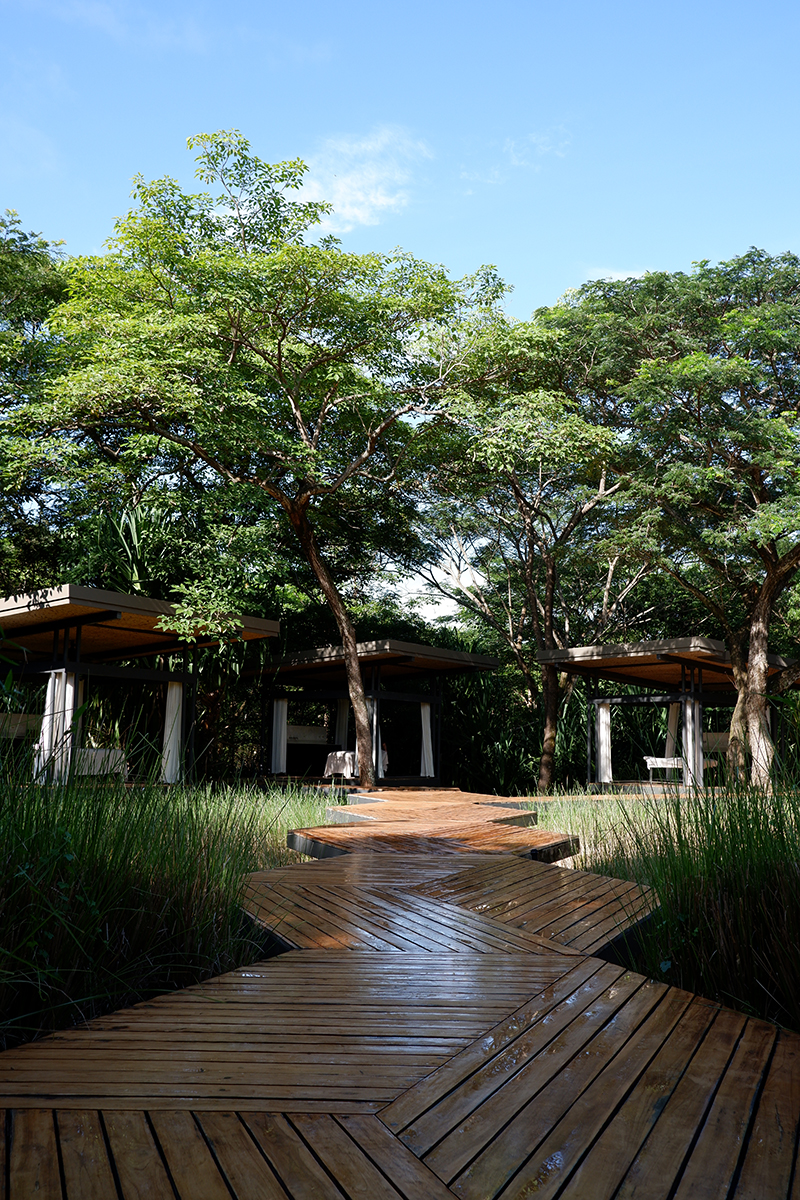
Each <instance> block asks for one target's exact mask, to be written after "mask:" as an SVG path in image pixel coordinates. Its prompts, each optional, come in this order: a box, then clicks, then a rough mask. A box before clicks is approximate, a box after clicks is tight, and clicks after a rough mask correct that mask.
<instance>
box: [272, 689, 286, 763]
mask: <svg viewBox="0 0 800 1200" xmlns="http://www.w3.org/2000/svg"><path fill="white" fill-rule="evenodd" d="M288 736H289V701H288V700H273V701H272V774H273V775H285V774H286V743H287V739H288Z"/></svg>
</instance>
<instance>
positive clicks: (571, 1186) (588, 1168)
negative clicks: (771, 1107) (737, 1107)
mask: <svg viewBox="0 0 800 1200" xmlns="http://www.w3.org/2000/svg"><path fill="white" fill-rule="evenodd" d="M716 1013H717V1007H716V1005H712V1004H710V1003H709V1001H707V1000H698V999H695V1000H694V1001H693V1002H692V1003H691V1004H690V1005H689V1008H688V1009H687V1011H686V1013H685V1015H684V1016H683V1017H682V1018H681V1020H680V1021H679V1023H678V1024H677V1026H676V1028H675V1029H674V1030H673V1032H672V1033H671V1035H670V1036H669V1038H668V1039H667V1041H666V1042H665V1044H664V1046H663V1047H662V1049H661V1050H660V1051H659V1053H658V1054H657V1055H656V1056H655V1058H654V1059H653V1061H652V1062H651V1064H650V1066H649V1067H648V1068H647V1070H646V1071H645V1072H644V1074H643V1075H642V1076H641V1078H640V1079H639V1081H638V1082H637V1083H636V1085H635V1087H634V1089H633V1091H632V1092H631V1094H630V1096H629V1097H628V1098H627V1099H626V1101H625V1103H624V1104H623V1105H622V1107H621V1108H620V1109H619V1111H618V1112H616V1113H615V1114H614V1115H613V1118H612V1120H611V1121H610V1123H609V1125H608V1126H607V1128H606V1129H605V1130H604V1132H603V1133H602V1134H601V1135H600V1137H599V1138H598V1139H597V1140H596V1141H595V1143H594V1145H593V1146H592V1148H591V1150H590V1151H589V1153H588V1154H587V1155H586V1157H585V1158H584V1159H583V1161H582V1162H581V1164H580V1166H579V1168H578V1170H577V1171H576V1172H575V1174H574V1175H573V1176H572V1177H571V1179H570V1180H569V1182H568V1183H567V1185H566V1187H565V1188H564V1190H563V1192H562V1193H561V1195H562V1196H563V1197H564V1200H567V1198H568V1197H569V1200H579V1198H580V1197H582V1196H586V1195H588V1194H591V1196H592V1200H611V1197H613V1196H614V1195H615V1193H616V1190H617V1188H618V1187H619V1185H620V1182H621V1181H622V1179H623V1177H624V1175H625V1172H626V1171H627V1170H628V1168H629V1167H630V1165H631V1163H632V1162H633V1160H634V1158H635V1157H636V1154H637V1152H638V1150H639V1148H640V1147H641V1146H642V1144H643V1142H644V1141H645V1139H646V1138H647V1136H648V1134H649V1133H650V1131H651V1129H652V1128H653V1126H654V1125H655V1123H656V1121H657V1120H658V1119H659V1117H660V1116H661V1114H662V1112H663V1111H664V1106H665V1105H666V1103H667V1101H668V1100H669V1097H670V1096H671V1095H672V1093H673V1092H674V1090H675V1088H676V1087H677V1085H678V1082H679V1081H680V1078H681V1076H682V1075H683V1073H684V1071H685V1070H686V1066H687V1064H688V1063H689V1061H690V1060H691V1058H692V1056H693V1054H694V1053H695V1052H696V1050H697V1047H698V1046H699V1044H700V1042H701V1041H702V1039H703V1037H704V1036H705V1035H706V1033H707V1031H708V1028H709V1026H710V1024H711V1022H712V1021H713V1020H714V1017H715V1016H716ZM601 1078H602V1076H601ZM766 1194H767V1193H762V1195H766Z"/></svg>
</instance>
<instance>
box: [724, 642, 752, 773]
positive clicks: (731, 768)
mask: <svg viewBox="0 0 800 1200" xmlns="http://www.w3.org/2000/svg"><path fill="white" fill-rule="evenodd" d="M731 666H732V667H733V682H734V684H735V686H736V705H735V707H734V710H733V716H732V717H731V724H730V729H729V731H728V752H727V756H726V758H727V766H728V776H729V778H730V779H731V780H741V781H744V780H745V779H746V777H747V776H746V772H747V718H746V706H747V662H746V659H745V654H744V649H743V646H742V639H741V638H739V639H736V640H735V641H734V640H733V639H732V640H731Z"/></svg>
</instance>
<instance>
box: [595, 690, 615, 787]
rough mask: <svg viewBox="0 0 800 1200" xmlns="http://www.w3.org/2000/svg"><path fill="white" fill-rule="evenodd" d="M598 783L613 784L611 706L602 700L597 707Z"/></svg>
mask: <svg viewBox="0 0 800 1200" xmlns="http://www.w3.org/2000/svg"><path fill="white" fill-rule="evenodd" d="M596 709H597V712H596V715H595V726H596V731H597V782H598V783H611V781H612V778H613V776H612V774H611V704H610V703H609V701H608V700H601V701H600V702H599V703H598V704H597V705H596Z"/></svg>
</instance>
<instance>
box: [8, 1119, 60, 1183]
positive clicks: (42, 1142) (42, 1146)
mask: <svg viewBox="0 0 800 1200" xmlns="http://www.w3.org/2000/svg"><path fill="white" fill-rule="evenodd" d="M8 1158H9V1163H8V1177H9V1198H10V1200H17V1197H19V1200H23V1198H24V1200H27V1198H28V1197H33V1196H35V1197H36V1200H63V1194H62V1191H61V1176H60V1174H59V1169H58V1147H57V1145H56V1130H55V1124H54V1120H53V1113H52V1112H51V1111H50V1110H49V1109H42V1108H39V1109H38V1110H31V1111H29V1112H19V1111H16V1110H15V1111H14V1112H12V1114H11V1146H10V1148H9V1154H8Z"/></svg>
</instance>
